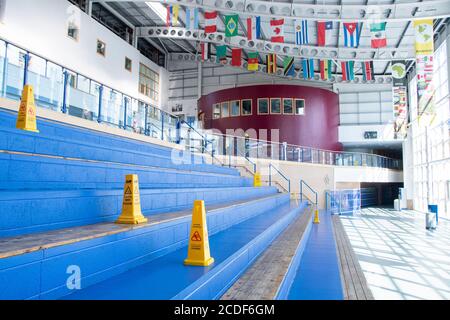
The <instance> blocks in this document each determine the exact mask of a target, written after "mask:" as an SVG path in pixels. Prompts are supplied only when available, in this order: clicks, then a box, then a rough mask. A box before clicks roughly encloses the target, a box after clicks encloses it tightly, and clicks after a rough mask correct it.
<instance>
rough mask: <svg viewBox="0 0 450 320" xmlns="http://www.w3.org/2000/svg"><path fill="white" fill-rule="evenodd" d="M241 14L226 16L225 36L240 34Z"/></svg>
mask: <svg viewBox="0 0 450 320" xmlns="http://www.w3.org/2000/svg"><path fill="white" fill-rule="evenodd" d="M238 22H239V15H237V14H231V15H226V16H225V37H234V36H237V35H238Z"/></svg>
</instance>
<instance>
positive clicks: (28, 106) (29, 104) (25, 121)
mask: <svg viewBox="0 0 450 320" xmlns="http://www.w3.org/2000/svg"><path fill="white" fill-rule="evenodd" d="M16 128H17V129H22V130H27V131H33V132H39V131H38V130H37V126H36V105H35V104H34V93H33V87H32V86H31V85H29V84H27V85H25V86H24V87H23V91H22V99H21V100H20V107H19V114H18V116H17V122H16Z"/></svg>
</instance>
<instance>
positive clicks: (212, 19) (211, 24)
mask: <svg viewBox="0 0 450 320" xmlns="http://www.w3.org/2000/svg"><path fill="white" fill-rule="evenodd" d="M214 32H217V11H212V12H205V33H214Z"/></svg>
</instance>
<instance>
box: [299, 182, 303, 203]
mask: <svg viewBox="0 0 450 320" xmlns="http://www.w3.org/2000/svg"><path fill="white" fill-rule="evenodd" d="M302 183H303V180H300V202H303V185H302Z"/></svg>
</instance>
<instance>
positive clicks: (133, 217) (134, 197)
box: [116, 174, 148, 224]
mask: <svg viewBox="0 0 450 320" xmlns="http://www.w3.org/2000/svg"><path fill="white" fill-rule="evenodd" d="M123 190H124V191H123V203H122V214H121V215H120V217H119V219H118V220H117V221H116V223H121V224H122V223H123V224H139V223H145V222H147V221H148V220H147V218H146V217H144V216H143V215H142V212H141V198H140V196H139V180H138V176H137V174H129V175H127V176H126V180H125V186H124V187H123Z"/></svg>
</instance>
